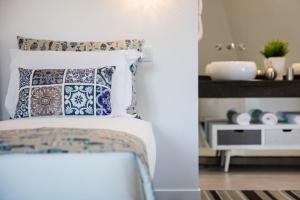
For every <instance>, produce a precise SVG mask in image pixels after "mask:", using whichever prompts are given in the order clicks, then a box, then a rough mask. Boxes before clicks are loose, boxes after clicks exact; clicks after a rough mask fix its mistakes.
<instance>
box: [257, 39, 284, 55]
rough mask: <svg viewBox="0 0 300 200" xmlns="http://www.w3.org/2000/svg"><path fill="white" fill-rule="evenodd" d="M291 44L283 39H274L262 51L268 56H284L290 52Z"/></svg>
mask: <svg viewBox="0 0 300 200" xmlns="http://www.w3.org/2000/svg"><path fill="white" fill-rule="evenodd" d="M288 47H289V44H288V43H287V42H284V41H281V40H272V41H270V42H268V43H267V44H266V45H265V47H264V48H263V50H261V51H260V53H261V54H262V55H264V56H265V57H266V58H270V57H284V56H285V55H286V54H287V53H288V52H289V49H288Z"/></svg>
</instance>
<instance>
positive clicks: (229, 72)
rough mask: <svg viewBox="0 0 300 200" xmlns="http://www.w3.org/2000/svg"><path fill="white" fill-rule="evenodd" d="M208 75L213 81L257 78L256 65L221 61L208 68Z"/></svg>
mask: <svg viewBox="0 0 300 200" xmlns="http://www.w3.org/2000/svg"><path fill="white" fill-rule="evenodd" d="M206 74H207V75H209V76H210V77H211V79H212V80H252V79H254V78H255V76H256V64H255V62H249V61H223V62H222V61H219V62H212V63H210V64H208V65H207V66H206Z"/></svg>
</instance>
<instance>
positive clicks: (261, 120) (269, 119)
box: [249, 109, 278, 125]
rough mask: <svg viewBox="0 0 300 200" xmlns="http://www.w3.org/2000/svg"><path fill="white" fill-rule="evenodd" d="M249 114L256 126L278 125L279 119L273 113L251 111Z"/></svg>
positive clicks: (257, 110)
mask: <svg viewBox="0 0 300 200" xmlns="http://www.w3.org/2000/svg"><path fill="white" fill-rule="evenodd" d="M249 114H250V115H251V123H254V124H266V125H276V124H277V123H278V117H277V116H276V115H275V114H273V113H271V112H263V111H262V110H259V109H253V110H250V111H249Z"/></svg>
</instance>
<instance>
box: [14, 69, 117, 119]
mask: <svg viewBox="0 0 300 200" xmlns="http://www.w3.org/2000/svg"><path fill="white" fill-rule="evenodd" d="M114 71H115V67H114V66H109V67H101V68H84V69H38V70H33V69H24V68H19V74H20V84H19V99H18V103H17V108H16V113H15V118H27V117H39V116H60V115H65V116H82V115H95V116H105V115H109V114H111V103H110V98H111V83H112V75H113V73H114Z"/></svg>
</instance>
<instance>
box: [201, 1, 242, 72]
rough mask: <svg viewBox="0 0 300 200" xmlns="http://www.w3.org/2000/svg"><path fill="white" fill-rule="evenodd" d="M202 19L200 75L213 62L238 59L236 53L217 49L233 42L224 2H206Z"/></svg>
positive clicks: (204, 2)
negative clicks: (219, 45)
mask: <svg viewBox="0 0 300 200" xmlns="http://www.w3.org/2000/svg"><path fill="white" fill-rule="evenodd" d="M202 19H203V20H202V21H203V27H204V29H203V38H202V39H201V40H200V41H199V57H200V60H199V73H200V74H204V70H205V66H206V65H207V64H208V63H210V62H212V61H224V60H237V59H238V58H237V52H236V51H228V50H225V49H223V50H222V51H217V50H216V49H215V45H216V44H223V48H224V47H225V46H226V45H228V44H230V43H231V42H233V37H232V33H231V29H230V26H229V23H228V20H227V13H226V10H225V6H224V1H220V0H204V1H203V12H202Z"/></svg>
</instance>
